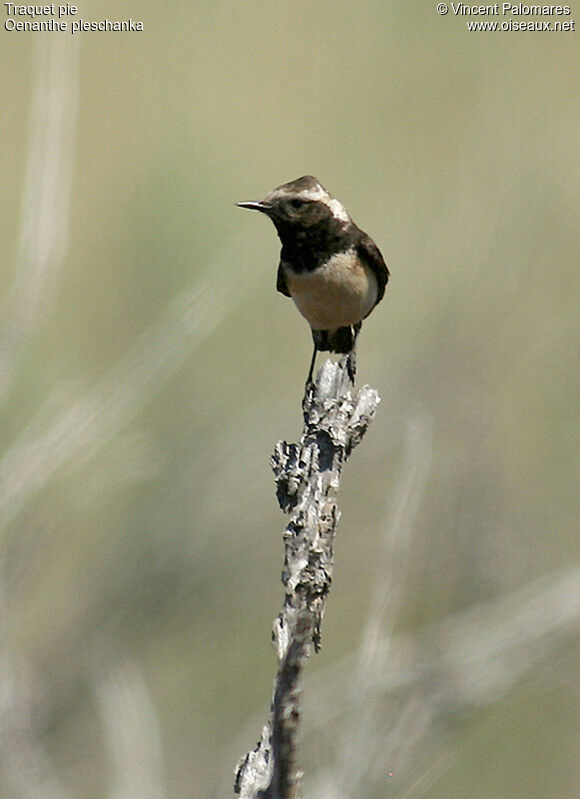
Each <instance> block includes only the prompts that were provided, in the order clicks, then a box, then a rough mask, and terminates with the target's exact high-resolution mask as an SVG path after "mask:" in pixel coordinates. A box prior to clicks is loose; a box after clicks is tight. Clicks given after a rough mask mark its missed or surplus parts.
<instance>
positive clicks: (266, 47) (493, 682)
mask: <svg viewBox="0 0 580 799" xmlns="http://www.w3.org/2000/svg"><path fill="white" fill-rule="evenodd" d="M576 11H577V9H575V8H573V9H572V12H573V13H572V17H573V16H574V13H575V12H576ZM79 14H81V15H82V17H83V18H85V19H103V18H105V17H108V18H109V19H127V18H128V17H129V16H131V17H132V18H133V19H140V20H142V21H143V23H144V27H145V30H144V31H143V32H142V33H116V34H113V33H84V34H82V35H80V36H76V37H73V36H71V35H70V34H68V33H67V34H56V33H44V34H32V33H18V32H11V33H9V32H7V31H5V30H2V32H1V44H2V65H3V78H2V82H1V86H0V92H1V104H2V109H3V111H2V117H3V126H2V130H3V145H2V149H3V158H2V160H1V166H0V169H1V180H2V187H3V190H2V192H1V194H0V206H1V211H2V213H1V214H0V235H1V250H2V263H3V266H2V271H1V274H0V289H1V290H2V293H3V297H4V304H3V306H2V318H1V320H0V334H1V335H2V340H1V341H0V348H1V349H0V367H1V369H2V374H1V378H2V381H1V384H0V394H1V399H2V402H3V410H2V421H1V430H0V436H1V445H2V455H1V457H2V460H1V461H0V477H1V482H0V513H1V518H0V522H1V525H2V533H1V554H2V559H1V571H0V600H1V605H2V606H1V613H0V624H1V628H0V631H1V638H0V640H1V642H2V643H1V647H2V649H1V651H0V664H1V665H0V795H2V796H3V797H7V799H12V798H13V797H14V798H16V797H20V796H23V797H42V799H44V797H55V799H56V798H57V797H73V796H74V797H80V799H83V798H84V797H87V798H88V797H95V796H111V797H112V796H115V797H117V796H118V797H121V796H123V797H141V798H143V797H145V798H146V797H162V796H166V797H177V798H181V797H184V798H185V797H188V799H194V798H195V799H198V797H199V798H202V797H218V796H219V797H223V796H228V795H229V793H228V791H230V789H231V775H232V771H233V767H234V764H235V761H236V759H237V757H239V756H240V755H241V754H242V753H243V752H245V751H247V749H248V748H250V746H251V745H253V742H254V741H255V739H256V738H257V736H258V734H259V729H260V726H261V723H262V720H263V718H264V717H265V714H266V710H267V703H268V701H269V692H270V687H271V679H272V676H273V668H274V658H273V655H272V653H271V652H270V651H269V645H268V640H269V628H270V624H271V621H272V618H273V616H274V614H275V612H276V610H277V608H278V606H279V603H280V601H281V587H280V584H279V572H280V556H281V551H282V548H281V544H280V532H281V530H282V529H283V525H284V519H283V518H282V516H281V515H280V513H279V511H278V509H277V507H276V503H275V498H274V495H273V483H272V479H271V475H270V474H269V467H268V462H267V458H268V455H269V453H270V451H271V449H272V445H273V443H274V441H276V440H277V439H278V438H281V437H285V438H288V439H293V438H294V437H295V436H296V435H297V434H298V431H299V424H300V400H301V391H302V387H303V381H304V378H305V374H306V370H307V365H308V358H309V356H310V337H309V332H308V329H307V326H306V324H305V323H304V321H303V320H302V319H301V318H300V317H299V315H298V313H297V312H296V310H295V309H294V308H293V306H292V303H291V302H289V301H288V300H287V299H286V298H284V297H282V296H281V295H279V294H276V292H275V269H276V263H277V254H278V244H277V241H276V239H275V237H274V233H273V230H272V229H271V226H269V225H268V223H267V221H266V220H263V219H261V218H255V217H250V216H249V215H246V214H245V213H243V212H242V211H239V210H238V209H236V208H235V207H234V202H235V201H237V200H244V199H257V198H259V197H261V196H262V195H263V194H265V193H266V192H267V191H268V190H270V189H271V188H273V187H274V186H275V185H278V184H279V183H282V182H285V181H287V180H290V179H293V178H295V177H298V176H299V175H301V174H304V173H312V174H315V175H316V176H317V177H318V178H319V179H320V180H321V181H322V182H323V183H324V184H325V185H326V186H327V187H328V188H329V190H330V191H331V192H333V193H334V194H336V196H338V197H339V198H340V199H341V200H342V201H343V202H344V203H345V204H346V206H347V207H348V208H349V210H350V212H351V214H352V215H353V217H354V219H355V220H356V221H357V222H358V223H359V224H360V225H361V226H362V227H363V228H364V229H366V230H368V231H369V232H370V233H371V235H372V236H373V237H374V238H375V239H376V241H377V243H378V244H379V246H380V247H381V249H382V251H383V253H384V255H385V257H386V260H387V262H388V264H389V266H390V268H391V272H392V282H391V283H390V285H389V291H388V293H387V297H386V299H385V301H384V302H383V303H382V304H381V306H379V308H377V310H376V311H375V313H374V314H373V316H372V317H371V318H370V319H369V320H368V322H367V323H365V327H364V330H363V333H362V335H361V338H360V349H359V379H360V380H361V381H366V382H370V383H372V384H373V385H374V386H376V387H377V388H378V389H379V391H380V393H381V396H382V400H383V401H382V404H381V406H380V409H379V414H378V416H377V419H376V421H375V422H374V424H373V427H372V429H371V431H370V432H369V434H368V436H367V438H366V439H365V442H364V444H363V446H362V447H361V448H360V450H357V452H356V456H355V457H354V458H353V461H352V463H351V464H349V466H348V468H347V469H346V471H345V474H344V478H343V482H342V487H341V497H340V503H341V507H342V511H343V518H342V522H341V527H340V532H339V540H338V546H337V551H336V559H337V563H336V570H335V583H334V589H333V593H332V595H331V597H330V602H329V607H328V614H327V618H326V620H325V629H324V648H323V650H322V652H321V654H320V655H318V656H317V657H316V658H313V659H312V663H311V671H310V675H309V679H308V681H307V685H306V697H305V718H304V743H305V746H304V753H303V755H304V757H303V759H304V767H305V770H306V775H307V779H306V783H305V796H306V797H312V798H314V797H322V796H325V797H330V796H332V797H339V796H340V797H355V796H356V797H361V796H364V797H369V799H372V798H373V797H387V796H389V797H403V796H405V797H418V796H428V797H431V799H454V797H457V799H459V798H460V797H461V799H464V797H466V796H473V797H477V798H478V799H498V797H501V799H504V798H507V797H517V799H531V797H538V799H540V798H541V799H543V798H544V797H550V799H571V797H572V796H576V795H578V791H579V790H580V787H579V786H580V773H579V768H578V757H577V752H578V744H579V739H578V726H577V716H578V710H579V703H578V693H577V691H578V686H577V673H578V665H579V660H580V658H579V656H578V655H579V653H578V645H577V638H576V637H575V636H574V623H576V631H577V620H578V604H579V602H580V589H579V587H578V586H579V582H578V572H577V570H576V571H574V565H575V564H577V562H578V557H579V547H578V510H579V508H578V504H579V502H578V497H579V492H578V453H579V451H580V431H579V425H578V390H579V387H580V370H579V368H578V351H579V343H580V342H579V334H578V289H579V274H580V271H579V269H578V211H579V200H578V198H579V196H580V192H579V189H578V177H579V175H578V172H579V160H578V140H577V132H578V110H579V92H578V89H579V85H578V74H579V73H578V33H577V32H568V33H532V32H503V33H469V32H468V31H467V28H466V18H465V17H459V16H455V15H454V14H453V13H452V12H451V11H450V13H449V14H447V15H446V16H441V15H439V14H437V13H436V10H435V3H433V4H430V3H419V4H411V3H408V2H402V0H395V2H391V3H379V2H369V3H366V4H363V5H362V6H361V5H360V4H354V3H351V4H344V3H343V4H340V3H330V2H327V1H326V0H321V1H320V2H316V3H287V2H275V3H274V2H263V1H262V0H259V1H258V2H251V3H250V2H244V3H242V2H236V3H224V2H220V1H219V0H218V1H217V2H212V3H199V2H192V3H182V2H179V3H174V4H171V5H170V6H169V7H167V6H163V5H162V4H158V3H153V2H140V3H127V2H121V3H117V4H111V3H108V2H107V3H101V4H95V3H92V4H90V3H86V4H84V5H80V6H79ZM391 589H392V590H391ZM369 619H370V621H369ZM396 675H400V679H395V678H396ZM325 719H326V723H323V722H324V720H325ZM365 758H366V759H365ZM391 773H392V776H390V774H391Z"/></svg>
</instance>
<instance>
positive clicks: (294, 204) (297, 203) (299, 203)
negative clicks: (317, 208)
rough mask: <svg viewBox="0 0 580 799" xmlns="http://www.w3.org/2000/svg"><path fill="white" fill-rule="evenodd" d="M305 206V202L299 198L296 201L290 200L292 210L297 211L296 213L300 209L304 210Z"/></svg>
mask: <svg viewBox="0 0 580 799" xmlns="http://www.w3.org/2000/svg"><path fill="white" fill-rule="evenodd" d="M304 205H305V202H304V200H299V199H298V198H295V199H294V200H290V206H291V207H292V208H294V210H296V211H297V210H298V209H299V208H302V207H303V206H304Z"/></svg>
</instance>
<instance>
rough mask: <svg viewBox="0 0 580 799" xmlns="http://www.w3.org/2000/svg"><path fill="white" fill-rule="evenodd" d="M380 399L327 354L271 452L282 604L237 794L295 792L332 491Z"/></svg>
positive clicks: (325, 580) (289, 795) (255, 797)
mask: <svg viewBox="0 0 580 799" xmlns="http://www.w3.org/2000/svg"><path fill="white" fill-rule="evenodd" d="M379 402H380V398H379V396H378V394H377V392H376V391H375V390H374V389H372V388H369V386H365V387H364V388H362V389H361V390H360V391H359V392H358V393H354V392H353V391H352V386H351V383H350V380H349V377H348V373H347V358H346V357H344V358H342V359H341V360H340V361H339V362H338V363H333V362H332V361H326V362H325V363H324V364H323V366H322V368H321V369H320V371H319V373H318V377H317V380H316V384H315V385H314V386H310V387H309V389H308V390H307V393H306V395H305V397H304V401H303V412H304V429H303V432H302V437H301V439H300V443H299V444H288V443H287V442H286V441H279V442H278V444H277V445H276V447H275V449H274V454H273V456H272V468H273V470H274V476H275V479H276V495H277V497H278V502H279V504H280V507H281V508H282V510H283V511H284V512H285V513H289V514H290V521H289V522H288V525H287V527H286V530H285V531H284V549H285V554H284V570H283V572H282V583H283V585H284V588H285V592H286V595H285V599H284V607H283V609H282V612H281V613H280V614H279V615H278V618H277V619H276V620H275V622H274V628H273V633H272V637H273V641H274V645H275V647H276V650H277V653H278V661H279V667H278V674H277V676H276V680H275V683H274V694H273V698H272V705H271V708H270V717H269V719H268V721H267V722H266V724H265V725H264V727H263V729H262V736H261V739H260V741H259V742H258V744H257V745H256V747H255V748H254V749H253V750H252V751H250V752H248V754H247V755H246V756H245V757H244V758H242V760H241V761H240V763H239V764H238V767H237V769H236V779H235V783H234V790H235V792H236V793H239V794H240V796H241V797H242V799H297V797H298V795H299V783H300V774H299V772H298V771H297V768H296V749H297V733H298V722H299V718H300V678H301V674H302V669H303V667H304V665H305V663H306V660H307V658H308V656H309V654H310V650H311V648H312V645H314V649H315V651H318V649H319V648H320V642H321V627H322V617H323V615H324V608H325V605H326V598H327V595H328V592H329V590H330V584H331V580H332V569H333V564H334V558H333V547H334V535H335V530H336V525H337V523H338V520H339V518H340V513H339V511H338V507H337V503H336V495H337V492H338V486H339V482H340V475H341V472H342V467H343V464H344V463H345V462H346V460H347V459H348V457H349V455H350V453H351V452H352V450H353V449H354V447H355V446H356V445H357V444H358V443H359V441H361V439H362V437H363V436H364V434H365V432H366V429H367V427H368V425H369V423H370V422H371V420H372V418H373V416H374V414H375V411H376V408H377V405H378V403H379Z"/></svg>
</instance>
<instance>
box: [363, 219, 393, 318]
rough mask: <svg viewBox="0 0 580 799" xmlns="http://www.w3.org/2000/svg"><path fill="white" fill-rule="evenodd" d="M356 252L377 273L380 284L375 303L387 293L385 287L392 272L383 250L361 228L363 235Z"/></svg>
mask: <svg viewBox="0 0 580 799" xmlns="http://www.w3.org/2000/svg"><path fill="white" fill-rule="evenodd" d="M356 252H357V255H358V257H359V258H360V259H361V260H363V261H365V263H367V264H368V265H369V266H370V268H371V269H372V270H373V272H374V273H375V276H376V278H377V283H378V286H379V293H378V294H377V301H376V303H375V305H378V303H379V302H380V301H381V300H382V299H383V297H384V295H385V288H386V285H387V283H388V281H389V275H390V272H389V270H388V269H387V265H386V263H385V261H384V258H383V256H382V255H381V251H380V250H379V248H378V247H377V245H376V244H375V243H374V241H373V240H372V239H371V237H370V236H369V235H367V234H366V233H363V231H362V230H361V237H360V239H359V241H358V243H357V245H356Z"/></svg>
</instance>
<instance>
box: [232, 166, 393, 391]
mask: <svg viewBox="0 0 580 799" xmlns="http://www.w3.org/2000/svg"><path fill="white" fill-rule="evenodd" d="M238 205H239V206H240V207H241V208H250V209H253V210H255V211H261V212H262V213H263V214H266V216H268V217H270V219H271V220H272V222H273V223H274V225H275V227H276V231H277V232H278V236H279V238H280V241H281V242H282V251H281V253H280V265H279V266H278V279H277V283H276V288H277V289H278V291H280V292H281V293H282V294H285V295H286V296H287V297H291V298H292V299H293V300H294V303H295V304H296V307H297V308H298V310H299V311H300V313H301V314H302V316H303V317H304V318H305V319H306V321H307V322H308V324H309V325H310V327H311V328H312V338H313V339H314V352H313V354H312V360H311V362H310V371H309V372H308V378H307V380H306V383H307V385H308V384H309V383H310V382H311V381H312V371H313V369H314V363H315V360H316V353H317V352H319V351H320V352H325V351H327V352H337V353H348V354H349V358H348V361H347V366H348V373H349V376H350V378H351V380H352V381H353V382H354V375H355V345H356V339H357V336H358V333H359V331H360V328H361V324H362V320H363V319H365V317H367V316H368V315H369V314H370V312H371V311H372V310H373V308H374V307H375V305H376V304H377V303H378V302H380V301H381V299H382V298H383V296H384V293H385V287H386V285H387V281H388V279H389V270H388V269H387V266H386V264H385V262H384V260H383V256H382V255H381V253H380V251H379V248H378V247H377V245H376V244H375V243H374V241H373V240H372V239H371V237H370V236H368V235H367V234H366V233H364V232H363V231H362V230H361V229H360V228H359V227H357V226H356V225H355V223H354V222H353V221H352V219H351V218H350V216H349V214H348V212H347V210H346V208H345V207H344V206H343V205H342V203H340V202H339V201H338V200H337V199H335V198H334V197H332V195H330V194H329V193H328V192H327V190H326V189H325V188H324V186H323V185H322V184H321V183H320V182H319V181H318V180H317V179H316V178H314V177H312V175H304V176H303V177H301V178H298V179H297V180H293V181H291V182H290V183H284V185H283V186H279V187H278V188H277V189H274V191H272V192H270V194H268V195H266V197H265V198H264V199H263V200H261V201H260V202H243V203H238Z"/></svg>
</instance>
